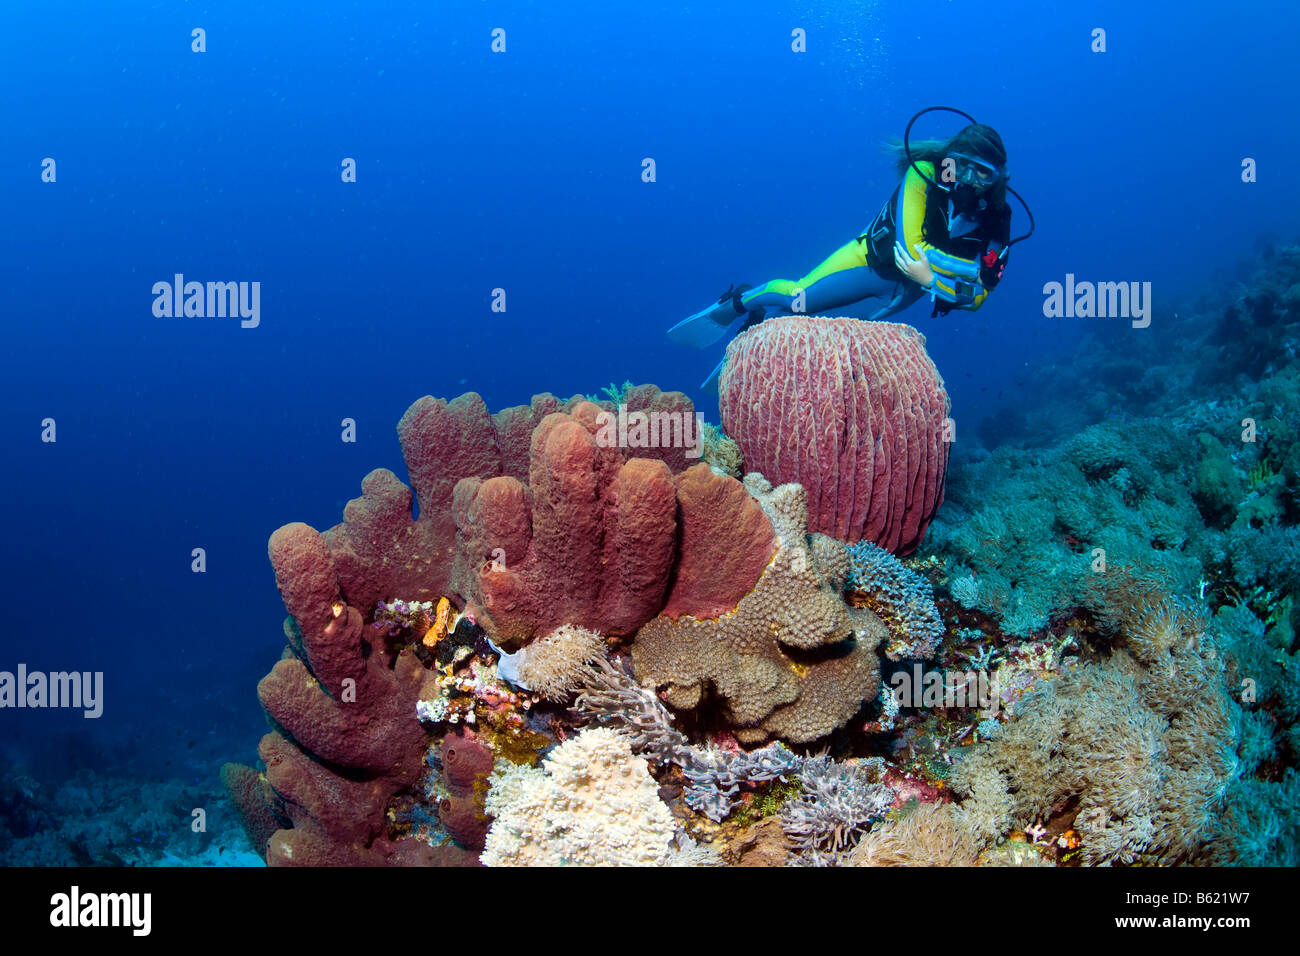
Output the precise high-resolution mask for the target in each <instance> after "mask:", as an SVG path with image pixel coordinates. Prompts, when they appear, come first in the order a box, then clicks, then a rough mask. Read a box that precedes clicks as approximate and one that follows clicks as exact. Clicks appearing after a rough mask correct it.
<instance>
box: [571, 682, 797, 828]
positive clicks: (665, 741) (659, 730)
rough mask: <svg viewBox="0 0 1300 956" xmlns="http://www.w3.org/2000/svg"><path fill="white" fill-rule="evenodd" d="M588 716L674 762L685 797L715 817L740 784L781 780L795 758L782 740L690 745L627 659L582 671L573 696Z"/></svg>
mask: <svg viewBox="0 0 1300 956" xmlns="http://www.w3.org/2000/svg"><path fill="white" fill-rule="evenodd" d="M576 707H577V709H578V711H579V712H580V713H581V714H582V715H583V716H585V717H586V718H587V719H588V720H591V721H593V722H595V723H598V724H600V725H602V726H605V727H608V728H610V729H612V730H615V731H617V732H618V733H621V734H623V735H624V736H626V737H627V738H628V741H629V743H630V744H631V746H632V749H633V750H634V751H635V752H636V753H638V754H642V755H649V757H650V758H651V759H652V760H654V761H656V762H658V763H659V764H660V765H661V766H668V765H669V764H675V765H676V766H678V767H681V768H682V772H683V774H684V775H685V776H686V779H687V780H688V781H690V783H689V786H688V787H687V789H686V795H685V796H686V803H687V805H688V806H689V807H691V809H693V810H696V811H698V812H699V813H703V814H704V815H705V816H707V817H708V818H709V819H710V820H713V821H715V822H718V821H721V820H723V819H724V818H725V817H726V816H727V815H728V814H730V813H731V811H732V810H733V809H734V808H735V806H736V803H737V801H738V799H739V794H740V791H741V788H742V787H748V786H752V785H753V784H755V783H763V782H766V781H769V780H784V779H785V775H786V774H788V773H790V772H792V771H794V770H796V769H797V768H798V767H799V765H800V760H799V758H798V757H796V756H795V755H794V754H793V753H791V752H790V751H789V750H788V749H786V748H785V747H784V746H782V745H781V744H779V743H777V744H769V745H768V746H766V747H763V748H760V749H758V750H754V751H744V750H721V749H719V748H716V747H711V748H706V747H697V746H693V745H692V744H691V743H690V741H688V740H687V739H686V736H685V735H684V734H682V733H681V732H680V731H678V730H677V729H676V728H674V727H673V718H672V716H671V715H670V714H669V713H668V710H667V708H666V707H664V705H663V704H662V703H661V702H660V701H659V698H658V697H656V696H655V695H654V694H653V693H652V692H651V691H649V690H647V689H646V688H644V687H642V686H641V685H639V684H638V683H637V682H636V680H635V679H634V678H633V677H632V675H631V674H630V673H629V672H628V670H627V665H626V662H624V661H619V662H618V663H614V662H611V661H609V660H607V659H604V658H601V659H600V660H599V661H598V666H597V667H594V668H592V669H590V670H589V671H588V672H587V675H586V679H585V683H584V685H583V689H582V693H581V694H580V695H579V696H578V700H577V702H576Z"/></svg>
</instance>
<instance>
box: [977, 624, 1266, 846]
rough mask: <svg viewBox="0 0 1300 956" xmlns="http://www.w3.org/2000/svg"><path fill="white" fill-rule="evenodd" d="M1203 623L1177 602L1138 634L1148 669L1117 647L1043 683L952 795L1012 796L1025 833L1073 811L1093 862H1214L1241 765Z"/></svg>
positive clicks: (1133, 638) (1134, 639)
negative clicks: (1100, 659)
mask: <svg viewBox="0 0 1300 956" xmlns="http://www.w3.org/2000/svg"><path fill="white" fill-rule="evenodd" d="M1202 623H1203V622H1202V619H1200V618H1198V617H1197V616H1196V615H1195V614H1189V613H1187V612H1186V611H1185V610H1184V609H1182V608H1181V607H1179V606H1178V605H1173V604H1169V603H1163V602H1162V603H1161V604H1159V605H1156V606H1153V607H1150V608H1147V609H1145V610H1144V611H1143V612H1141V614H1140V617H1139V619H1138V620H1137V621H1136V622H1135V623H1134V625H1133V627H1132V629H1131V631H1130V645H1131V646H1133V647H1134V649H1135V653H1137V654H1138V655H1139V656H1140V658H1141V659H1142V663H1141V664H1139V663H1137V662H1136V661H1134V660H1133V659H1132V658H1130V657H1128V656H1127V655H1126V654H1124V653H1122V652H1116V653H1115V654H1114V655H1113V656H1112V657H1111V658H1110V659H1109V661H1107V662H1105V663H1100V664H1094V665H1090V666H1083V667H1077V668H1075V669H1074V670H1073V671H1070V672H1067V673H1065V674H1063V675H1062V676H1060V677H1058V678H1057V679H1056V680H1053V681H1043V682H1040V683H1039V684H1038V685H1037V686H1036V687H1035V688H1034V689H1033V690H1032V691H1031V692H1030V693H1029V695H1028V696H1027V697H1026V699H1025V701H1024V706H1023V707H1021V708H1020V710H1019V711H1018V713H1017V719H1016V720H1015V721H1013V722H1011V723H1009V724H1006V725H1005V726H1003V727H1002V728H1001V730H1000V732H999V733H998V734H997V735H996V736H995V737H994V739H993V740H992V742H990V743H986V744H981V745H979V746H978V747H977V748H976V749H975V750H974V751H973V752H971V753H970V754H968V755H966V756H965V757H964V759H963V760H961V761H960V762H959V764H958V765H957V767H956V768H955V770H954V773H953V786H954V789H955V790H956V791H957V792H959V793H978V792H979V790H980V789H981V788H983V789H984V791H985V792H986V793H987V792H997V791H999V790H1001V791H1005V792H1006V793H1007V794H1008V795H1009V796H1010V797H1011V801H1010V810H1011V816H1012V818H1013V820H1014V822H1015V825H1017V826H1019V827H1021V828H1022V829H1029V828H1031V827H1037V826H1039V825H1040V823H1042V822H1046V821H1049V820H1050V819H1051V818H1052V817H1053V815H1054V812H1055V811H1057V810H1058V809H1059V808H1061V807H1064V806H1069V807H1071V810H1070V816H1071V819H1070V821H1069V822H1070V824H1071V825H1072V827H1073V829H1074V830H1075V831H1077V833H1078V835H1079V838H1080V848H1079V852H1080V854H1081V859H1082V861H1083V862H1085V863H1089V864H1096V863H1135V862H1145V863H1166V864H1168V863H1176V862H1190V861H1196V860H1198V859H1199V860H1201V861H1202V862H1209V859H1208V858H1207V854H1209V853H1211V852H1212V848H1213V847H1214V846H1215V843H1216V840H1217V838H1218V836H1219V817H1220V814H1221V812H1222V809H1223V806H1224V797H1225V793H1226V792H1227V790H1228V788H1229V785H1230V784H1231V783H1232V782H1233V781H1234V780H1236V779H1237V778H1238V777H1239V776H1240V774H1241V771H1242V765H1241V763H1240V762H1239V760H1238V758H1237V755H1236V740H1237V738H1236V733H1235V731H1234V726H1233V721H1234V712H1235V711H1236V709H1237V707H1238V705H1237V704H1236V703H1235V702H1234V701H1233V700H1232V699H1231V698H1230V697H1228V695H1227V694H1226V692H1225V688H1224V687H1223V685H1222V680H1221V677H1222V667H1223V665H1222V659H1221V657H1220V656H1219V655H1218V654H1217V653H1216V651H1215V649H1214V646H1213V642H1212V640H1211V638H1210V637H1209V636H1208V635H1206V634H1205V633H1203V631H1202V630H1201V624H1202ZM1139 635H1140V636H1139ZM993 829H997V825H994V826H993Z"/></svg>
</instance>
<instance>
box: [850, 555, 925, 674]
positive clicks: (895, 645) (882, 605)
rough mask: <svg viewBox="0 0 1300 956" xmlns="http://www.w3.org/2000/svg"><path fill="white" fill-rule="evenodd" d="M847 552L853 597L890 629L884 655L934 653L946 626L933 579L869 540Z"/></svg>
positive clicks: (893, 658)
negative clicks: (935, 600) (941, 614)
mask: <svg viewBox="0 0 1300 956" xmlns="http://www.w3.org/2000/svg"><path fill="white" fill-rule="evenodd" d="M848 553H849V557H850V571H849V580H848V588H849V590H850V591H851V592H853V596H852V598H851V600H853V602H854V603H861V604H863V605H865V606H866V607H869V608H871V610H873V611H875V612H876V614H877V615H879V617H880V619H881V620H882V621H884V622H885V626H886V627H888V628H889V643H888V644H887V645H886V646H885V656H886V657H888V658H889V659H890V660H895V661H896V660H898V659H899V658H902V657H914V658H928V657H931V656H933V655H934V649H935V647H936V646H937V645H938V643H939V641H941V640H942V639H943V632H944V627H943V619H942V618H941V617H940V616H939V609H938V608H937V607H935V605H934V589H933V588H931V587H930V582H929V581H927V580H926V579H925V578H923V577H921V575H919V574H917V573H916V572H915V571H912V570H910V569H908V568H906V567H904V566H903V563H902V562H901V561H899V560H898V558H896V557H894V556H893V555H892V554H890V553H889V552H888V551H886V550H885V549H884V548H882V547H880V546H879V545H877V544H874V543H872V542H870V541H859V542H858V543H857V544H855V545H853V546H851V547H850V548H849V549H848Z"/></svg>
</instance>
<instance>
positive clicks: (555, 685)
mask: <svg viewBox="0 0 1300 956" xmlns="http://www.w3.org/2000/svg"><path fill="white" fill-rule="evenodd" d="M605 651H606V648H605V638H604V637H603V636H601V635H600V634H597V633H596V632H595V631H592V630H588V629H587V628H585V627H579V626H577V625H576V624H562V625H560V626H559V627H557V628H556V629H555V630H553V631H551V633H549V634H547V635H546V636H545V637H541V638H539V639H537V640H535V641H533V642H532V643H531V644H529V645H527V646H526V647H524V648H523V649H522V650H521V651H519V652H518V653H517V654H514V655H511V659H512V661H513V666H514V672H513V675H510V674H507V677H506V679H507V680H510V681H511V682H512V683H516V684H519V685H521V686H523V687H525V688H527V689H528V690H532V691H536V692H537V693H539V694H541V695H543V696H544V697H546V698H547V699H548V700H555V701H561V700H564V699H565V698H567V697H568V696H569V695H570V694H572V693H573V691H574V690H576V689H577V687H578V685H579V684H580V683H581V682H582V678H583V677H584V676H585V675H586V671H587V665H589V664H591V663H594V662H595V661H596V660H598V659H599V658H602V657H604V656H605Z"/></svg>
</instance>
